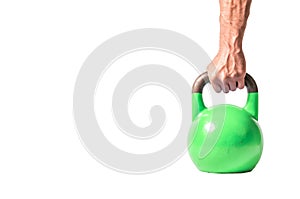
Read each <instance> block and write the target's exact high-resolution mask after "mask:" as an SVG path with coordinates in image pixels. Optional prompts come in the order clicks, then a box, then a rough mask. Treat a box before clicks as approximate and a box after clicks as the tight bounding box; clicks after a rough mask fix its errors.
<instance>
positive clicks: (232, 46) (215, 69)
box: [207, 0, 251, 93]
mask: <svg viewBox="0 0 300 199" xmlns="http://www.w3.org/2000/svg"><path fill="white" fill-rule="evenodd" d="M219 1H220V44H219V51H218V54H217V55H216V57H215V58H214V59H213V61H212V63H211V64H210V65H209V66H208V67H207V71H208V75H209V79H210V81H211V84H212V86H213V87H214V89H215V90H216V91H217V92H220V91H221V90H223V92H225V93H227V92H229V90H232V91H234V90H236V88H237V87H238V88H240V89H242V88H243V87H244V77H245V75H246V61H245V57H244V53H243V49H242V41H243V36H244V32H245V28H246V24H247V19H248V16H249V12H250V5H251V0H219Z"/></svg>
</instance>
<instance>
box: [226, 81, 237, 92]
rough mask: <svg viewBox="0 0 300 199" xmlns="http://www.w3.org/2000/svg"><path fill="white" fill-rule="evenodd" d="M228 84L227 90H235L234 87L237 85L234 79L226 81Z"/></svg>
mask: <svg viewBox="0 0 300 199" xmlns="http://www.w3.org/2000/svg"><path fill="white" fill-rule="evenodd" d="M228 85H229V90H231V91H235V90H236V87H237V82H235V81H230V82H229V83H228Z"/></svg>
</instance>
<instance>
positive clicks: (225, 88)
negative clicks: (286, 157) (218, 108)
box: [221, 83, 229, 93]
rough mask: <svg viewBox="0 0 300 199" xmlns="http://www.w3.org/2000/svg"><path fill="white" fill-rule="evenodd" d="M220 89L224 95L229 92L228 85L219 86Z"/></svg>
mask: <svg viewBox="0 0 300 199" xmlns="http://www.w3.org/2000/svg"><path fill="white" fill-rule="evenodd" d="M221 87H222V90H223V92H224V93H228V92H229V84H227V83H223V84H222V85H221Z"/></svg>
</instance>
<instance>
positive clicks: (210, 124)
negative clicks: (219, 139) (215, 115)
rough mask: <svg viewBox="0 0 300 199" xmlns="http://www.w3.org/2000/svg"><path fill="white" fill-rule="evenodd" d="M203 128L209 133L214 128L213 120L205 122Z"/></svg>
mask: <svg viewBox="0 0 300 199" xmlns="http://www.w3.org/2000/svg"><path fill="white" fill-rule="evenodd" d="M204 128H205V130H206V132H207V133H211V132H213V131H214V130H215V129H216V126H215V124H214V123H213V122H209V123H207V124H205V126H204Z"/></svg>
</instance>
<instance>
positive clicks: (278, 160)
mask: <svg viewBox="0 0 300 199" xmlns="http://www.w3.org/2000/svg"><path fill="white" fill-rule="evenodd" d="M297 4H298V1H295V0H294V1H292V0H288V1H271V0H265V1H253V3H252V6H251V14H250V18H249V20H248V26H247V30H246V34H245V38H244V51H245V55H246V59H247V66H248V68H247V72H249V73H250V74H252V75H253V76H254V77H255V80H256V81H257V84H258V86H259V91H260V109H259V110H260V115H259V123H260V125H261V128H262V129H263V133H264V140H265V146H264V152H263V156H262V159H261V161H260V162H259V164H258V165H257V167H256V168H255V170H254V171H253V172H251V173H246V174H234V175H232V174H229V175H216V174H207V173H202V172H199V171H198V170H197V169H196V167H195V166H194V165H193V164H192V162H191V160H190V158H189V156H188V154H185V156H184V157H183V158H181V159H180V160H179V161H177V162H176V163H175V164H173V165H172V166H170V167H168V168H166V169H164V170H161V171H159V172H156V173H152V174H147V175H128V174H123V173H118V172H116V171H113V170H111V169H108V168H106V167H104V166H103V165H102V164H100V163H98V162H97V161H96V160H95V159H93V158H92V157H91V156H90V155H89V154H88V153H87V151H86V150H85V149H84V147H83V146H82V144H81V142H80V140H79V138H78V135H77V133H76V129H75V125H74V122H73V115H72V94H73V89H74V83H75V80H76V76H77V74H78V72H79V70H80V67H81V65H82V63H83V62H84V60H85V59H86V57H87V56H88V55H89V53H91V52H92V51H93V50H94V49H95V48H96V47H97V46H98V45H100V44H101V43H102V42H104V41H105V40H107V39H109V38H111V37H112V36H114V35H117V34H119V33H122V32H125V31H129V30H132V29H138V28H164V29H170V30H173V31H176V32H179V33H182V34H184V35H186V36H188V37H189V38H191V39H192V40H194V41H196V42H197V43H199V44H200V45H201V46H202V47H203V48H204V49H205V51H206V52H207V53H208V54H209V56H210V57H211V58H212V57H213V56H214V55H215V53H216V51H217V49H218V34H219V32H218V31H219V24H218V16H219V7H218V1H217V0H215V1H204V0H194V1H174V0H164V1H159V0H152V1H141V0H136V1H131V0H127V1H121V0H119V1H115V0H110V1H80V2H79V1H49V2H48V3H45V2H44V1H1V4H0V69H1V71H0V88H1V89H0V96H1V100H0V102H1V103H0V121H1V122H0V158H1V159H0V198H172V197H173V198H175V197H176V198H217V197H222V198H259V197H264V198H265V197H274V196H278V198H299V196H300V193H299V177H300V175H299V174H300V171H299V170H300V164H299V161H298V159H299V151H300V148H299V138H300V136H299V127H298V125H299V116H298V112H299V111H300V109H299V101H300V99H299V98H298V97H297V96H299V95H298V94H297V93H298V92H299V91H298V88H299V86H298V85H299V75H298V71H299V70H297V69H298V68H299V64H298V60H299V55H298V52H299V45H300V39H299V35H300V30H299V18H300V14H299V7H298V5H297ZM146 64H147V63H146ZM240 94H242V93H240ZM244 94H245V93H244ZM236 96H238V95H236ZM235 99H237V97H235ZM132 114H133V115H134V112H133V113H132Z"/></svg>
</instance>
